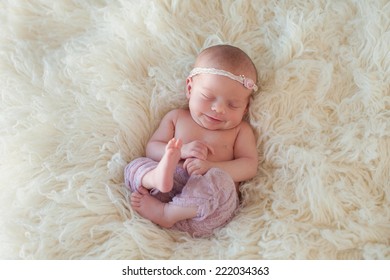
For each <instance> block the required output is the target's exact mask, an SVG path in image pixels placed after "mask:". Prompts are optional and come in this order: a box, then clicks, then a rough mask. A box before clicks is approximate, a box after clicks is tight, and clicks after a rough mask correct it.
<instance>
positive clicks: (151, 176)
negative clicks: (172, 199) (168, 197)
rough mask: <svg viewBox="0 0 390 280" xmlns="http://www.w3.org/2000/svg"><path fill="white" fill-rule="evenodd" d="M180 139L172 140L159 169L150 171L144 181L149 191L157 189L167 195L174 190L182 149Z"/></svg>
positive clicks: (159, 164)
mask: <svg viewBox="0 0 390 280" xmlns="http://www.w3.org/2000/svg"><path fill="white" fill-rule="evenodd" d="M182 146H183V144H182V141H181V140H180V139H178V140H176V139H175V138H173V139H171V140H170V141H169V142H168V144H167V146H166V147H165V153H164V155H163V157H162V159H161V161H160V162H159V163H158V165H157V167H156V168H155V169H153V170H152V171H150V172H149V173H148V174H146V175H145V176H144V178H143V179H142V185H143V186H144V187H146V188H148V189H151V188H155V189H158V190H159V191H160V192H163V193H166V192H169V191H171V190H172V187H173V175H174V172H175V169H176V166H177V164H178V163H179V161H180V156H181V147H182Z"/></svg>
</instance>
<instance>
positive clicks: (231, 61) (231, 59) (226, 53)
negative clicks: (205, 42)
mask: <svg viewBox="0 0 390 280" xmlns="http://www.w3.org/2000/svg"><path fill="white" fill-rule="evenodd" d="M194 68H195V69H207V68H210V69H218V70H223V71H227V72H230V73H231V74H233V75H235V76H238V77H245V78H247V80H248V78H249V79H250V80H251V81H252V82H253V83H254V87H253V88H250V89H253V90H254V91H256V90H257V86H256V83H257V70H256V67H255V65H254V63H253V62H252V60H251V59H250V57H249V56H248V55H247V54H246V53H245V52H244V51H242V50H241V49H239V48H237V47H234V46H230V45H216V46H212V47H209V48H207V49H205V50H203V51H202V52H201V53H200V54H199V55H198V57H197V59H196V61H195V65H194ZM217 72H218V71H217ZM193 73H194V72H192V75H193ZM195 73H202V70H199V71H198V72H195ZM215 74H221V73H215ZM222 75H224V73H222ZM190 76H191V74H190ZM241 81H242V82H245V81H243V80H240V82H241ZM245 86H246V85H245Z"/></svg>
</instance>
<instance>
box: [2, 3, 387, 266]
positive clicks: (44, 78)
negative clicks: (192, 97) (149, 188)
mask: <svg viewBox="0 0 390 280" xmlns="http://www.w3.org/2000/svg"><path fill="white" fill-rule="evenodd" d="M0 25H1V26H0V29H1V32H0V85H1V86H0V90H1V104H0V110H1V111H0V114H1V118H0V135H1V136H0V137H1V138H0V140H1V141H0V153H1V154H0V193H1V194H0V197H1V201H0V205H1V209H0V215H1V216H0V217H1V224H0V226H1V234H0V242H1V244H2V245H1V252H0V253H1V257H2V258H8V259H389V258H390V187H389V181H390V138H389V137H390V96H389V92H390V86H389V85H390V52H389V46H390V4H389V3H388V1H387V0H383V1H380V0H378V1H363V0H362V1H359V0H355V1H352V0H350V1H327V0H324V1H320V0H318V1H316V0H313V1H306V0H301V1H271V0H257V1H256V0H252V1H250V0H236V1H233V0H226V1H175V0H171V1H169V0H165V1H163V0H161V1H126V0H122V1H105V0H101V1H97V0H96V1H93V0H88V1H67V0H56V1H51V0H30V1H26V0H5V1H1V3H0ZM220 43H228V44H233V45H235V46H238V47H240V48H242V49H243V50H245V51H246V52H247V53H248V54H249V55H250V56H251V57H252V58H253V60H254V62H255V64H256V66H257V68H258V71H259V78H260V87H261V90H260V92H259V93H258V94H257V95H256V96H255V97H254V100H253V102H252V105H251V110H250V114H249V117H250V122H251V124H252V125H253V127H254V129H255V131H256V135H257V137H258V153H259V155H260V156H261V162H260V164H259V167H258V175H257V176H256V177H255V178H254V179H253V180H251V181H248V182H246V183H244V184H243V185H242V186H241V190H242V197H243V199H242V204H241V207H240V209H239V211H238V213H237V215H236V216H235V218H234V220H233V221H232V222H231V223H230V224H228V225H227V226H226V227H224V228H222V229H220V230H218V231H217V232H216V233H215V235H214V236H213V237H211V238H207V239H199V238H198V239H195V238H191V237H189V236H187V235H186V234H184V233H180V232H175V231H172V230H164V229H161V228H159V227H158V226H156V225H154V224H152V223H151V222H149V221H147V220H145V219H143V218H141V217H139V216H138V215H137V214H136V213H134V212H133V210H132V209H131V207H130V206H129V192H128V191H127V190H126V189H125V187H124V183H123V175H122V172H123V168H124V166H125V164H126V163H127V162H129V161H130V160H132V159H134V158H136V157H139V156H142V155H143V154H144V149H145V144H146V142H147V140H148V138H149V137H150V135H151V133H152V132H153V131H154V129H155V128H156V126H157V125H158V123H159V121H160V119H161V117H162V116H163V115H164V114H165V113H166V112H167V111H168V110H170V109H172V108H175V107H184V106H186V99H185V95H184V83H185V78H186V75H187V74H188V72H189V71H190V69H191V67H192V63H193V61H194V59H195V57H196V55H197V54H198V53H199V52H200V51H201V50H202V49H203V48H205V47H207V46H210V45H214V44H220Z"/></svg>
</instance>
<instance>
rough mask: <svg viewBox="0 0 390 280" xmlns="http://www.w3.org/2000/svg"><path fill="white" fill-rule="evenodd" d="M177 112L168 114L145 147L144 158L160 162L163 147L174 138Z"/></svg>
mask: <svg viewBox="0 0 390 280" xmlns="http://www.w3.org/2000/svg"><path fill="white" fill-rule="evenodd" d="M177 115H178V110H172V111H170V112H168V113H167V114H166V115H165V116H164V118H163V119H162V120H161V122H160V125H159V126H158V128H157V130H156V131H155V132H154V134H153V135H152V137H151V138H150V140H149V142H148V144H147V145H146V156H147V157H148V158H150V159H153V160H155V161H160V160H161V158H162V156H163V155H164V153H165V147H166V145H167V143H168V142H169V140H171V139H172V138H173V137H174V134H175V124H176V120H177Z"/></svg>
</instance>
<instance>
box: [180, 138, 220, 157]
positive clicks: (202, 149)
mask: <svg viewBox="0 0 390 280" xmlns="http://www.w3.org/2000/svg"><path fill="white" fill-rule="evenodd" d="M209 152H213V151H212V150H211V148H210V147H209V146H208V145H207V144H206V143H204V142H202V141H198V140H196V141H192V142H190V143H187V144H184V145H183V147H182V148H181V158H182V159H187V158H198V159H202V160H205V159H207V155H208V153H209Z"/></svg>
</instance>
